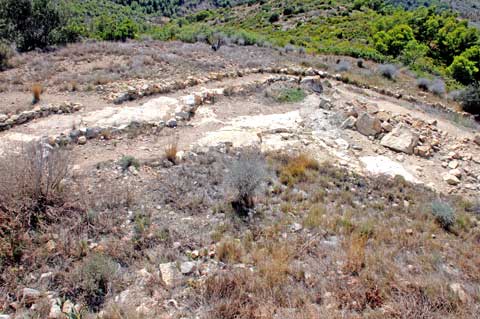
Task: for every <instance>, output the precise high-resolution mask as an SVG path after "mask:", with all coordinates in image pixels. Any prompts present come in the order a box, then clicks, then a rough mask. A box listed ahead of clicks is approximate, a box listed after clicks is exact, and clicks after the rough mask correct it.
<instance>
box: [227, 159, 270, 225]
mask: <svg viewBox="0 0 480 319" xmlns="http://www.w3.org/2000/svg"><path fill="white" fill-rule="evenodd" d="M268 175H269V174H268V169H267V166H266V162H265V159H264V157H263V156H262V155H261V154H260V153H259V152H258V151H256V150H248V151H245V152H244V153H242V154H241V155H240V157H239V158H238V159H236V160H234V161H232V162H231V163H230V165H229V170H228V173H227V175H226V176H225V178H224V182H225V184H226V188H227V189H228V190H229V191H230V193H231V194H233V196H234V199H233V201H232V207H233V209H234V210H235V211H236V212H237V214H238V215H240V216H241V217H246V216H248V214H249V212H251V211H252V210H253V208H254V207H255V203H254V196H255V194H256V192H257V191H258V190H259V189H260V187H261V185H262V183H264V182H265V181H266V180H267V178H268Z"/></svg>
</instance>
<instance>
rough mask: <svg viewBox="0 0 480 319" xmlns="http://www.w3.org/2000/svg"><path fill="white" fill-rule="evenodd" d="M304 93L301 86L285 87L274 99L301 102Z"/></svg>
mask: <svg viewBox="0 0 480 319" xmlns="http://www.w3.org/2000/svg"><path fill="white" fill-rule="evenodd" d="M305 96H306V94H305V91H303V90H302V89H301V88H285V89H283V90H281V91H280V92H278V95H277V96H276V97H275V99H276V100H277V101H278V102H283V103H295V102H301V101H303V99H304V98H305Z"/></svg>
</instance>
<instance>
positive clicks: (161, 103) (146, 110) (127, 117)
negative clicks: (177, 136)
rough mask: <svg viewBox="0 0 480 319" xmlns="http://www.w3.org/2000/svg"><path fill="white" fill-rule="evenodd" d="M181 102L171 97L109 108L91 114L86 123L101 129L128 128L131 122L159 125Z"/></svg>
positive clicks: (86, 118) (85, 120)
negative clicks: (136, 104)
mask: <svg viewBox="0 0 480 319" xmlns="http://www.w3.org/2000/svg"><path fill="white" fill-rule="evenodd" d="M179 103H180V102H179V101H178V100H177V99H174V98H170V97H164V96H162V97H159V98H155V99H152V100H150V101H148V102H146V103H145V104H143V105H139V106H130V107H123V108H121V107H107V108H104V109H103V110H100V111H96V112H92V113H90V114H89V115H88V116H86V117H84V118H83V120H84V122H86V123H88V124H94V125H95V126H100V127H116V128H120V127H122V126H128V125H129V124H130V123H131V122H140V123H158V122H160V121H163V120H165V119H166V117H167V115H169V114H171V113H173V111H174V110H175V108H176V107H177V106H178V105H179Z"/></svg>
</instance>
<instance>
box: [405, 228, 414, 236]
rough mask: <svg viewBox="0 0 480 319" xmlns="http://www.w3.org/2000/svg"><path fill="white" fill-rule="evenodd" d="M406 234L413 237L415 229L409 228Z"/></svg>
mask: <svg viewBox="0 0 480 319" xmlns="http://www.w3.org/2000/svg"><path fill="white" fill-rule="evenodd" d="M405 234H407V235H413V229H411V228H409V229H407V230H405Z"/></svg>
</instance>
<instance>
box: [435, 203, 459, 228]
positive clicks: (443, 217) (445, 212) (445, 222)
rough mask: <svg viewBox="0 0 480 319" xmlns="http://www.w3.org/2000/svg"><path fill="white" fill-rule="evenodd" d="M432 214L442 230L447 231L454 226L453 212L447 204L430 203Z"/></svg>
mask: <svg viewBox="0 0 480 319" xmlns="http://www.w3.org/2000/svg"><path fill="white" fill-rule="evenodd" d="M432 214H433V216H435V219H436V220H437V222H438V223H439V224H440V226H442V228H443V229H445V230H449V229H450V228H451V227H452V226H453V225H454V224H455V211H454V210H453V208H452V206H450V204H448V203H447V202H444V201H441V200H435V201H433V202H432Z"/></svg>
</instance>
